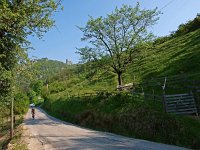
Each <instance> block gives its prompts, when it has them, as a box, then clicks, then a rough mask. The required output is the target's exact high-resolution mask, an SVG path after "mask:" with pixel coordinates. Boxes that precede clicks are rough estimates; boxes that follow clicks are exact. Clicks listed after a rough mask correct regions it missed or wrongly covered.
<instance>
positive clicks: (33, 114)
mask: <svg viewBox="0 0 200 150" xmlns="http://www.w3.org/2000/svg"><path fill="white" fill-rule="evenodd" d="M31 113H32V118H33V119H35V109H34V108H32V109H31Z"/></svg>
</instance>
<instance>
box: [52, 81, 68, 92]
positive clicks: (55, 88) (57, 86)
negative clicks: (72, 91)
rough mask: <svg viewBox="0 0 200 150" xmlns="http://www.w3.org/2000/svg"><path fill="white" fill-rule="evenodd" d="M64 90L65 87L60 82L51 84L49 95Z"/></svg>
mask: <svg viewBox="0 0 200 150" xmlns="http://www.w3.org/2000/svg"><path fill="white" fill-rule="evenodd" d="M64 90H65V85H64V84H63V83H62V82H57V81H55V82H53V83H52V84H50V85H49V91H50V93H58V92H62V91H64Z"/></svg>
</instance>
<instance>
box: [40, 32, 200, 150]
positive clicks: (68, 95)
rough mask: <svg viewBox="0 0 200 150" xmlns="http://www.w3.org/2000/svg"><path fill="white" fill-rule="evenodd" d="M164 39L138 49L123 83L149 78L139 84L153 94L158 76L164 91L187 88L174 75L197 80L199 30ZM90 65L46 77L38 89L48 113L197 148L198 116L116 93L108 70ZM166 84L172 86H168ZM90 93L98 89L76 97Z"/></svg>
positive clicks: (157, 88)
mask: <svg viewBox="0 0 200 150" xmlns="http://www.w3.org/2000/svg"><path fill="white" fill-rule="evenodd" d="M164 41H165V42H163V43H160V44H158V43H159V42H154V43H152V44H150V46H148V48H144V49H142V50H141V52H140V54H139V56H138V57H137V59H135V61H134V63H133V64H131V65H130V67H129V69H128V70H127V72H126V73H125V74H124V75H123V79H124V83H129V82H134V83H135V84H136V83H137V84H138V83H144V82H147V81H148V82H151V86H147V85H145V84H144V85H143V88H144V89H143V90H145V92H147V93H148V92H152V89H154V90H155V93H156V94H158V95H159V94H161V92H162V91H161V86H162V84H163V83H164V78H163V77H165V76H167V77H168V81H167V87H168V88H169V89H168V91H167V92H169V91H171V92H172V91H173V92H176V93H177V92H179V93H181V92H190V91H189V90H188V89H187V88H186V87H184V86H182V80H180V81H179V78H184V79H190V80H192V79H195V80H198V81H200V78H199V75H200V30H196V31H194V32H190V33H188V34H186V35H182V36H179V37H175V38H169V39H168V40H164ZM90 65H91V64H83V65H75V66H71V67H70V66H68V67H66V69H64V70H61V71H60V72H59V73H58V74H57V75H55V76H54V77H52V78H51V79H52V80H51V82H50V83H49V88H48V89H47V88H44V89H43V94H44V96H45V98H46V99H45V103H44V105H43V107H44V108H45V109H46V110H47V111H48V112H49V113H51V114H52V115H54V116H56V117H59V118H61V119H63V120H66V121H70V122H73V123H76V124H79V125H82V126H86V127H90V128H94V129H98V130H103V131H109V132H114V133H117V134H122V135H126V136H131V137H136V138H142V139H147V140H152V141H157V142H162V143H168V144H174V145H179V146H185V147H189V148H197V149H198V148H200V145H199V143H200V132H199V131H200V122H199V121H198V120H196V119H194V118H192V117H188V116H184V117H183V116H176V115H173V114H166V113H164V111H163V106H162V102H156V101H144V96H143V95H130V94H128V95H127V94H123V93H117V92H116V85H117V79H116V75H115V74H114V73H112V72H111V71H110V70H108V71H106V70H105V69H103V68H97V67H91V66H92V65H91V66H90ZM175 75H176V76H175ZM169 79H170V80H171V79H174V80H175V81H178V82H177V83H178V84H177V83H176V84H175V82H174V81H173V82H171V81H170V82H171V83H170V82H169ZM170 84H171V85H173V87H174V89H170ZM187 84H188V83H187ZM136 88H137V87H136ZM180 88H182V89H180ZM183 88H185V89H183ZM96 91H104V92H100V93H99V94H98V95H97V96H87V97H83V96H81V94H83V93H94V92H96ZM105 91H106V92H105ZM114 91H115V92H114ZM110 92H111V93H113V92H114V93H115V94H111V93H110ZM74 95H77V97H74ZM78 95H79V96H78Z"/></svg>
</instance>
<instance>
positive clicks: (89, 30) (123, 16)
mask: <svg viewBox="0 0 200 150" xmlns="http://www.w3.org/2000/svg"><path fill="white" fill-rule="evenodd" d="M158 14H159V11H157V8H155V9H153V10H144V9H141V8H140V5H139V3H137V5H136V6H135V7H134V8H133V7H131V6H127V5H123V6H122V8H120V9H119V8H116V9H115V10H114V11H113V12H112V13H111V14H109V15H107V16H106V17H99V18H96V19H95V18H93V17H90V19H89V21H88V22H87V24H86V26H85V27H79V28H80V30H81V31H82V32H83V38H82V40H83V41H89V43H90V44H89V46H86V47H84V48H80V49H78V53H79V54H80V55H81V58H82V60H83V61H96V60H99V59H105V60H106V61H105V62H106V64H107V65H109V66H110V67H112V69H113V71H114V72H115V73H116V74H117V76H118V84H119V85H122V74H123V73H124V72H125V71H126V68H127V66H128V65H129V64H130V63H131V62H132V61H133V58H134V55H135V52H136V48H135V47H136V46H137V45H138V44H141V43H142V42H145V41H149V40H150V39H151V38H152V37H153V36H152V33H150V32H148V29H149V27H150V26H152V25H154V24H155V23H156V21H157V20H158V19H159V18H158Z"/></svg>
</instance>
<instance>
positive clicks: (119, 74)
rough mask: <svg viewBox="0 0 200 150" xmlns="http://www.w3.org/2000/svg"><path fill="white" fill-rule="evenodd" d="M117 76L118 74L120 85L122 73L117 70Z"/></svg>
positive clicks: (120, 83) (119, 83)
mask: <svg viewBox="0 0 200 150" xmlns="http://www.w3.org/2000/svg"><path fill="white" fill-rule="evenodd" d="M117 76H118V85H122V73H121V72H118V73H117Z"/></svg>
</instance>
